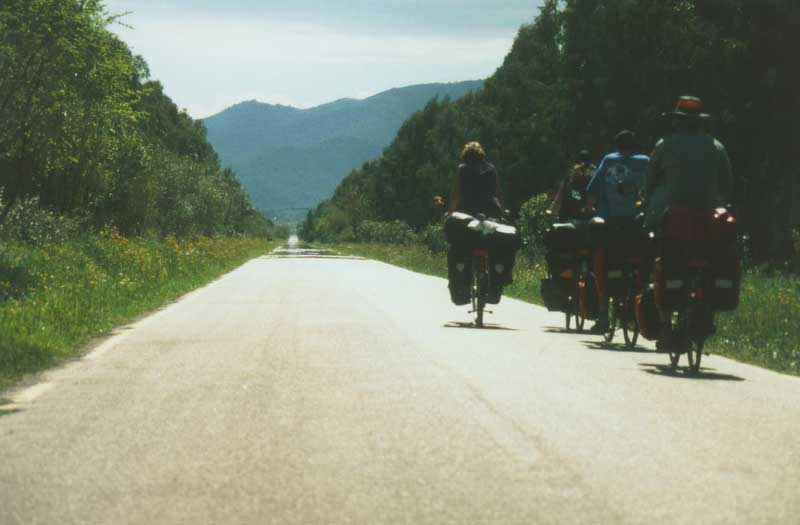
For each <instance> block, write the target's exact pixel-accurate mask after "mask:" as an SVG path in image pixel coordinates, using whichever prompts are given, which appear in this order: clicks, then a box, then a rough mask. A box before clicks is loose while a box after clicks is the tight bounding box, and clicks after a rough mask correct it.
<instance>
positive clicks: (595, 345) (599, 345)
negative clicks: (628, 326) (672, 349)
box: [581, 336, 652, 354]
mask: <svg viewBox="0 0 800 525" xmlns="http://www.w3.org/2000/svg"><path fill="white" fill-rule="evenodd" d="M598 337H599V336H598ZM581 343H583V344H584V345H586V347H587V348H590V349H592V350H607V351H609V352H628V353H632V354H650V353H652V350H648V349H647V348H642V347H640V346H634V347H633V348H628V347H627V346H625V344H624V343H606V342H605V341H581Z"/></svg>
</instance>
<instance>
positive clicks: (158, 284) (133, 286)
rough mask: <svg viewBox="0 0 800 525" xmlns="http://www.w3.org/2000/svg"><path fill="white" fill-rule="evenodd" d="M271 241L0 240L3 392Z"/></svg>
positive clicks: (108, 234) (111, 235) (105, 236)
mask: <svg viewBox="0 0 800 525" xmlns="http://www.w3.org/2000/svg"><path fill="white" fill-rule="evenodd" d="M274 246H275V244H269V243H266V242H264V241H260V240H255V239H248V238H217V239H212V238H209V237H197V238H193V239H176V238H175V237H167V238H166V239H164V240H154V239H142V238H138V239H128V238H125V237H122V236H120V235H119V234H118V233H117V232H116V231H114V230H104V231H103V232H101V234H99V235H95V234H91V235H85V236H84V237H82V238H80V239H73V240H70V241H67V242H58V243H47V244H44V245H40V246H37V247H31V246H29V245H27V244H19V243H15V242H8V241H4V242H3V243H2V244H0V390H2V389H3V388H4V387H5V386H8V385H9V384H11V382H12V381H13V380H15V379H17V378H19V377H21V376H22V375H23V374H26V373H30V372H35V371H37V370H39V369H41V368H44V367H46V366H50V365H53V364H56V363H58V362H60V361H63V360H64V359H66V358H68V357H70V356H71V355H73V354H74V353H75V350H76V348H79V347H80V345H82V344H84V343H86V342H87V341H88V340H89V339H91V338H93V337H97V336H100V335H103V334H106V333H108V331H109V330H110V329H112V328H113V327H114V326H116V325H118V324H120V323H123V322H125V321H127V320H130V319H133V318H135V317H136V316H137V315H141V314H143V313H145V312H147V311H150V310H152V309H154V308H156V307H157V306H159V305H161V304H163V303H164V302H166V301H169V300H171V299H174V298H177V297H179V296H180V295H182V294H184V293H186V292H187V291H189V290H191V289H193V288H196V287H198V286H200V285H202V284H205V283H207V282H209V281H211V280H212V279H213V278H215V277H216V276H218V275H220V274H222V273H224V272H226V271H229V270H231V269H233V268H235V267H236V266H238V265H239V264H241V263H243V262H245V261H246V260H248V259H250V258H252V257H254V256H257V255H260V254H263V253H266V252H267V251H269V250H270V249H271V248H273V247H274Z"/></svg>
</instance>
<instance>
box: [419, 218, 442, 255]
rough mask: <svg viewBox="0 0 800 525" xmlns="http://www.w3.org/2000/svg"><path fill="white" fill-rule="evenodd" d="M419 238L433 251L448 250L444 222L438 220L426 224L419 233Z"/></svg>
mask: <svg viewBox="0 0 800 525" xmlns="http://www.w3.org/2000/svg"><path fill="white" fill-rule="evenodd" d="M419 240H420V242H421V243H422V244H424V245H425V246H426V247H427V248H428V249H429V250H430V251H431V252H432V253H445V252H447V239H446V238H445V235H444V224H442V223H439V222H437V223H433V224H429V225H428V226H426V227H425V228H424V229H423V230H422V231H421V232H420V233H419Z"/></svg>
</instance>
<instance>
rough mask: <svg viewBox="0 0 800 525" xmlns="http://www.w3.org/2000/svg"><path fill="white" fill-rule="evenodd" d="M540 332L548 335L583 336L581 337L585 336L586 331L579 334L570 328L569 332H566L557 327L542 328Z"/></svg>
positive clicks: (564, 329)
mask: <svg viewBox="0 0 800 525" xmlns="http://www.w3.org/2000/svg"><path fill="white" fill-rule="evenodd" d="M542 331H543V332H545V333H548V334H573V335H580V334H583V335H587V330H581V331H580V332H579V331H578V330H575V329H573V328H570V329H569V330H567V329H566V328H563V327H559V326H545V327H544V328H542Z"/></svg>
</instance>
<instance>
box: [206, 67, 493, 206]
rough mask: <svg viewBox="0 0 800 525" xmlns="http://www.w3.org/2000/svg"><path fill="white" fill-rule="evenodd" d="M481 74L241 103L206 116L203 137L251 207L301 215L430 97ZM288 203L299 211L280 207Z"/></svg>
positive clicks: (465, 87) (453, 93)
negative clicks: (347, 93) (303, 100)
mask: <svg viewBox="0 0 800 525" xmlns="http://www.w3.org/2000/svg"><path fill="white" fill-rule="evenodd" d="M482 84H483V82H482V81H480V80H476V81H467V82H458V83H451V84H423V85H418V86H409V87H404V88H397V89H391V90H389V91H385V92H383V93H379V94H377V95H374V96H372V97H369V98H367V99H364V100H353V99H342V100H337V101H335V102H331V103H329V104H324V105H322V106H318V107H315V108H311V109H306V110H301V109H297V108H293V107H288V106H280V105H277V106H276V105H270V104H264V103H261V102H256V101H249V102H242V103H241V104H237V105H235V106H233V107H230V108H228V109H226V110H225V111H223V112H221V113H218V114H217V115H214V116H211V117H209V118H207V119H205V121H204V123H205V125H206V127H207V128H208V140H209V142H211V144H212V145H213V146H214V149H215V150H216V151H217V153H218V154H219V156H220V159H221V160H222V163H223V165H226V166H227V165H229V166H231V167H232V168H233V169H234V170H235V171H236V173H237V174H238V175H239V178H240V180H241V182H242V185H243V186H244V187H245V189H246V190H247V191H248V192H249V193H250V196H251V199H252V201H253V203H254V205H255V206H256V207H257V208H259V209H260V210H262V211H264V212H265V213H267V214H269V215H268V216H270V217H272V216H277V217H278V218H279V220H283V221H295V220H299V219H302V218H303V216H304V215H305V210H304V209H307V208H312V207H313V206H316V205H317V204H318V203H319V202H321V201H322V200H324V199H326V198H328V197H330V196H331V195H332V194H333V190H334V189H335V188H336V186H337V185H338V184H339V182H340V181H341V180H342V179H343V178H344V177H345V176H347V175H348V174H349V173H350V171H351V170H353V169H355V168H358V167H361V165H362V164H363V163H364V162H366V161H368V160H371V159H374V158H377V157H379V156H380V155H381V153H382V152H383V149H384V148H385V147H386V146H388V145H389V143H390V142H391V141H392V140H393V139H394V137H395V135H396V134H397V130H398V129H399V128H400V125H401V124H402V123H403V122H404V121H405V120H406V119H408V117H409V116H411V115H412V114H413V113H414V112H415V111H417V110H419V109H421V108H422V107H423V106H424V105H425V103H426V102H427V101H429V100H430V99H432V98H434V97H439V98H442V99H443V98H445V97H449V98H450V99H453V100H455V99H458V98H460V97H461V96H463V95H464V94H466V93H467V92H469V91H476V90H478V89H480V87H481V86H482ZM293 208H297V209H298V210H296V211H294V212H292V211H287V210H290V209H293Z"/></svg>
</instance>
